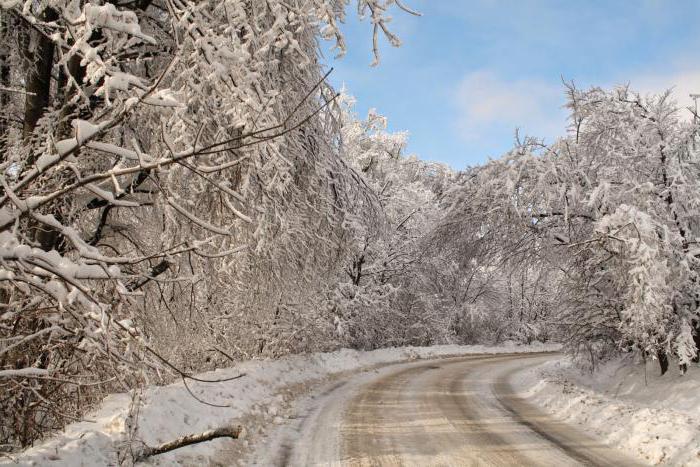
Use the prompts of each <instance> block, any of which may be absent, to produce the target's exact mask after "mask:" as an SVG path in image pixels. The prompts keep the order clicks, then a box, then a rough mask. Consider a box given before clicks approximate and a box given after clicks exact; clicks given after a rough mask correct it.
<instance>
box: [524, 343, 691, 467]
mask: <svg viewBox="0 0 700 467" xmlns="http://www.w3.org/2000/svg"><path fill="white" fill-rule="evenodd" d="M512 384H514V386H515V387H516V389H518V390H519V391H520V392H521V393H524V394H525V395H527V396H529V397H530V398H531V402H533V403H535V404H536V405H538V406H540V407H542V408H544V409H545V410H547V411H548V412H549V413H550V414H552V415H554V416H555V417H557V418H558V419H560V420H562V421H565V422H567V423H571V424H574V425H579V426H582V427H583V428H585V429H587V430H591V432H593V433H594V434H596V435H597V436H599V437H600V438H602V439H604V440H605V441H606V442H607V443H608V444H610V445H613V446H617V447H619V448H620V449H621V450H622V451H624V452H626V453H628V454H630V455H635V456H637V458H639V459H640V460H643V461H645V462H647V463H650V464H653V465H659V464H665V465H700V368H697V367H693V368H690V370H689V371H688V373H687V374H686V375H684V376H680V375H679V374H678V371H677V370H675V369H674V368H671V369H670V370H669V372H668V373H667V374H666V375H664V376H659V368H658V363H657V362H649V363H648V364H647V366H646V368H645V365H644V363H643V362H635V361H633V359H632V357H631V356H630V357H626V358H624V359H618V360H615V361H612V362H609V363H607V364H605V365H604V366H602V367H601V368H599V369H598V370H597V371H596V372H595V373H593V374H590V373H588V372H585V373H582V372H581V370H580V369H578V368H575V367H574V366H573V365H572V364H571V362H570V361H568V360H567V359H560V360H557V361H552V362H549V363H546V364H545V365H543V366H541V367H538V368H535V369H533V370H532V371H529V372H523V373H520V374H519V375H518V376H517V377H516V378H515V380H514V381H513V382H512Z"/></svg>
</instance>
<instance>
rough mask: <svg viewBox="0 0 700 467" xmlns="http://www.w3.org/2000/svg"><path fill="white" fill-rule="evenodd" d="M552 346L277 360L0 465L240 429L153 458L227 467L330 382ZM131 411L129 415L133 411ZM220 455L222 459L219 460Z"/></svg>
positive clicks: (150, 396) (103, 456)
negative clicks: (241, 430)
mask: <svg viewBox="0 0 700 467" xmlns="http://www.w3.org/2000/svg"><path fill="white" fill-rule="evenodd" d="M556 349H557V346H552V345H536V346H500V347H484V346H454V345H450V346H435V347H423V348H414V347H411V348H396V349H382V350H377V351H373V352H358V351H353V350H340V351H337V352H332V353H326V354H312V355H300V356H292V357H288V358H283V359H280V360H276V361H250V362H244V363H241V364H240V365H237V366H236V367H234V368H230V369H225V370H217V371H214V372H210V373H206V374H203V375H200V376H201V377H203V378H209V379H212V378H226V377H231V376H235V375H237V374H240V373H244V374H245V376H243V377H242V378H240V379H236V380H233V381H230V382H226V383H197V382H190V383H188V385H189V388H190V390H191V391H192V392H193V393H194V394H195V395H196V396H197V397H198V398H200V399H202V400H204V401H206V402H208V403H209V404H215V405H217V406H224V407H216V406H213V405H206V404H203V403H201V402H198V401H197V400H196V399H195V398H193V397H192V396H191V395H190V394H189V393H188V391H187V390H186V388H185V387H184V386H183V384H182V383H176V384H172V385H169V386H165V387H149V388H147V389H146V390H145V391H144V392H143V394H141V396H140V397H141V400H142V402H141V403H140V404H137V405H136V406H135V407H137V408H138V411H135V410H133V407H132V405H133V404H132V401H133V399H134V397H132V396H133V394H115V395H111V396H109V397H107V398H106V399H105V400H104V402H103V403H102V405H101V406H100V408H99V409H98V410H96V411H95V412H94V413H92V414H88V415H87V416H86V417H85V418H86V420H85V421H82V422H77V423H73V424H71V425H69V426H68V427H67V428H66V429H65V430H64V431H63V432H62V433H58V434H56V436H54V437H52V438H49V439H47V440H45V441H44V442H41V443H38V444H37V445H36V446H35V447H33V448H31V449H28V450H26V451H24V452H22V453H19V454H16V455H14V456H13V458H4V459H0V464H10V465H42V466H43V465H50V466H91V467H92V466H95V467H97V466H107V465H116V464H118V463H119V460H120V459H119V453H120V452H122V453H123V452H124V446H127V445H129V444H131V445H134V446H138V443H139V442H144V443H146V444H148V445H155V444H159V443H162V442H166V441H170V440H172V439H175V438H178V437H180V436H183V435H187V434H191V433H199V432H202V431H205V430H208V429H212V428H217V427H220V426H224V425H234V424H235V425H238V424H241V425H243V426H244V427H245V428H246V429H247V430H248V433H246V434H245V436H244V437H243V439H241V440H237V441H233V440H228V439H218V440H214V441H211V442H207V443H200V444H198V445H195V446H190V447H186V448H182V449H179V450H176V451H172V452H170V453H166V454H163V455H160V456H156V457H153V458H151V460H150V461H149V463H151V464H154V465H159V464H160V465H173V464H182V465H208V464H209V465H211V464H216V463H217V461H216V460H217V459H225V460H222V461H221V463H222V464H224V465H227V464H228V465H230V464H231V461H232V460H233V459H234V457H232V456H234V455H236V454H237V453H240V455H243V454H244V453H245V451H246V445H247V443H248V442H249V440H254V439H256V438H260V437H261V436H264V433H265V431H267V430H268V429H269V428H270V427H274V426H276V425H278V424H282V423H283V422H284V420H285V418H288V417H293V416H294V411H293V410H291V409H290V402H291V401H292V400H295V399H297V398H298V397H299V396H300V395H301V394H305V393H308V392H309V391H312V390H313V389H315V388H321V387H323V386H324V385H328V384H329V383H330V381H331V379H332V378H334V377H338V376H341V375H344V374H350V373H356V372H360V371H362V370H368V369H372V368H376V367H378V366H382V365H387V364H391V363H398V362H404V361H409V360H415V359H418V358H434V357H440V356H448V355H469V354H495V353H511V352H533V351H547V350H556ZM130 409H131V410H130ZM130 412H131V413H132V414H136V413H137V412H138V420H137V421H138V423H137V426H138V429H137V431H136V432H130V430H129V429H128V426H129V424H130V423H129V420H130V417H129V414H130ZM222 453H225V454H226V455H224V456H222Z"/></svg>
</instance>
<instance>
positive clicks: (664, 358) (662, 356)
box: [656, 350, 668, 376]
mask: <svg viewBox="0 0 700 467" xmlns="http://www.w3.org/2000/svg"><path fill="white" fill-rule="evenodd" d="M656 357H657V358H658V359H659V367H660V368H661V375H662V376H663V375H664V374H666V372H667V371H668V355H666V352H664V351H661V350H659V351H658V352H657V353H656Z"/></svg>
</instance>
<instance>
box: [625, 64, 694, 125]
mask: <svg viewBox="0 0 700 467" xmlns="http://www.w3.org/2000/svg"><path fill="white" fill-rule="evenodd" d="M630 87H631V89H632V90H633V91H636V92H639V93H640V94H642V95H646V94H660V93H662V92H664V91H666V90H667V89H671V91H672V97H673V99H674V100H675V101H676V102H677V103H678V105H679V106H680V107H690V106H692V105H693V100H692V99H691V98H690V94H700V68H694V67H688V68H680V69H674V70H671V71H667V72H664V73H654V72H652V73H649V74H646V75H640V76H639V77H637V78H635V79H633V80H631V81H630ZM698 105H699V106H700V102H699V103H698ZM680 115H681V116H684V117H687V118H691V117H692V115H691V113H690V112H681V114H680Z"/></svg>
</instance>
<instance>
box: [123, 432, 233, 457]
mask: <svg viewBox="0 0 700 467" xmlns="http://www.w3.org/2000/svg"><path fill="white" fill-rule="evenodd" d="M242 431H243V427H241V426H236V427H232V426H227V427H221V428H216V429H214V430H208V431H205V432H203V433H196V434H192V435H186V436H182V437H180V438H177V439H174V440H172V441H168V442H167V443H163V444H160V445H158V446H148V445H146V446H144V447H143V448H142V449H141V450H139V451H138V452H137V453H136V454H135V455H134V463H136V462H140V461H142V460H144V459H147V458H149V457H151V456H157V455H158V454H163V453H166V452H169V451H174V450H175V449H180V448H184V447H185V446H190V445H192V444H197V443H203V442H206V441H211V440H213V439H216V438H232V439H238V438H239V437H240V436H241V432H242Z"/></svg>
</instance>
